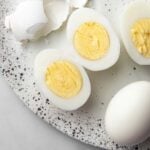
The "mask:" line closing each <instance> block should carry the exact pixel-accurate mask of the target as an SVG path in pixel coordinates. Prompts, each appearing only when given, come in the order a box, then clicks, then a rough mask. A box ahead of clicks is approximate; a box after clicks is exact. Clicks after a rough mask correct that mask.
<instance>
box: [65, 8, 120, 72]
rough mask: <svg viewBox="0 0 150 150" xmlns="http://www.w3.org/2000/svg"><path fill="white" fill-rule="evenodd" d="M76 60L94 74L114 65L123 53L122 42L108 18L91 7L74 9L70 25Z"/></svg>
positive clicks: (68, 27)
mask: <svg viewBox="0 0 150 150" xmlns="http://www.w3.org/2000/svg"><path fill="white" fill-rule="evenodd" d="M67 38H68V40H69V43H70V46H71V48H70V49H72V54H73V56H74V59H76V60H77V61H78V62H80V64H81V65H83V66H84V67H85V68H87V69H89V70H91V71H100V70H105V69H108V68H110V67H111V66H113V65H114V64H115V63H116V62H117V60H118V58H119V54H120V43H119V39H118V37H117V35H116V33H115V32H114V30H113V28H112V26H111V24H110V22H109V21H108V19H107V18H106V17H105V16H104V15H102V14H100V13H98V12H96V11H95V10H93V9H91V8H80V9H77V10H75V11H74V12H73V13H72V14H71V16H70V17H69V20H68V23H67Z"/></svg>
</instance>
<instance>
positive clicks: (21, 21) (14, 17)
mask: <svg viewBox="0 0 150 150" xmlns="http://www.w3.org/2000/svg"><path fill="white" fill-rule="evenodd" d="M47 22H48V19H47V17H46V15H45V13H44V8H43V1H42V0H36V1H35V0H30V1H29V0H28V1H25V2H22V3H20V4H19V5H18V6H17V8H16V11H15V12H14V13H12V14H11V15H10V16H7V17H6V18H5V26H6V28H8V29H10V30H12V32H13V33H14V35H15V37H16V39H17V40H19V41H24V40H32V39H37V38H38V32H39V31H41V30H43V28H44V27H45V26H46V24H47Z"/></svg>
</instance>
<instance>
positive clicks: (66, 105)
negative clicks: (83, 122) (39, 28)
mask: <svg viewBox="0 0 150 150" xmlns="http://www.w3.org/2000/svg"><path fill="white" fill-rule="evenodd" d="M56 60H68V61H70V62H72V63H73V64H75V65H76V67H77V68H78V69H79V71H80V73H81V76H82V78H83V84H82V88H81V90H80V91H79V93H78V94H77V95H76V96H74V97H71V98H69V99H65V98H62V97H59V96H57V95H56V94H55V93H53V92H52V91H51V90H49V89H48V87H47V85H46V84H45V71H46V69H47V67H48V66H49V65H50V64H51V63H53V62H54V61H56ZM34 77H35V80H36V81H37V83H38V86H39V88H40V89H41V91H42V92H43V94H44V95H45V96H46V97H47V98H48V99H50V101H51V102H52V103H53V104H54V105H56V106H57V107H59V108H61V109H63V110H67V111H72V110H76V109H78V108H79V107H81V106H82V105H84V104H85V103H86V101H87V100H88V98H89V96H90V94H91V85H90V80H89V78H88V75H87V73H86V72H85V70H84V69H83V67H82V66H80V65H79V64H77V63H76V62H74V61H72V60H71V59H69V58H68V56H67V55H66V54H65V53H64V52H62V51H61V53H60V51H59V50H54V49H47V50H43V51H41V52H40V53H39V54H38V55H37V56H36V58H35V63H34Z"/></svg>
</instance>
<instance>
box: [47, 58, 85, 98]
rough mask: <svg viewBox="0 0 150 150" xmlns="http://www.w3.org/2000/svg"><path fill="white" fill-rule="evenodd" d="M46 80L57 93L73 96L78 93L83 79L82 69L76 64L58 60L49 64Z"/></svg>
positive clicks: (61, 95)
mask: <svg viewBox="0 0 150 150" xmlns="http://www.w3.org/2000/svg"><path fill="white" fill-rule="evenodd" d="M45 82H46V85H47V87H48V88H49V89H50V90H51V91H52V92H54V93H55V94H56V95H58V96H60V97H63V98H71V97H73V96H75V95H77V94H78V92H79V91H80V89H81V87H82V82H83V81H82V76H81V73H80V71H79V70H78V68H77V67H76V66H75V65H74V64H72V63H70V62H69V61H66V60H58V61H55V62H54V63H52V64H50V65H49V66H48V68H47V70H46V74H45Z"/></svg>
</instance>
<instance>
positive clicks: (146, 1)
mask: <svg viewBox="0 0 150 150" xmlns="http://www.w3.org/2000/svg"><path fill="white" fill-rule="evenodd" d="M119 16H120V33H121V37H122V40H123V43H124V45H125V47H126V50H127V52H128V54H129V56H130V57H131V58H132V59H133V60H134V61H135V62H136V63H138V64H140V65H150V58H145V57H144V56H142V55H141V54H140V53H139V52H138V51H137V48H136V47H135V46H134V44H133V42H132V39H131V36H130V29H131V27H132V25H133V24H134V23H135V22H136V21H137V20H139V19H145V18H150V0H135V1H133V2H130V3H128V4H126V6H125V8H124V9H122V13H121V14H119Z"/></svg>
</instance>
